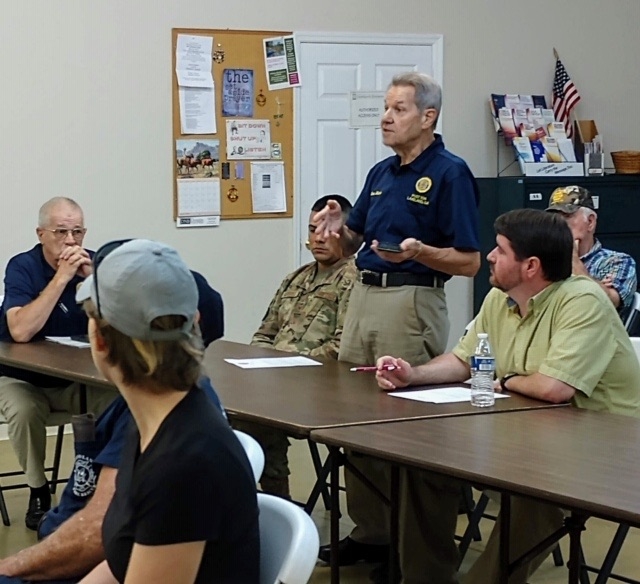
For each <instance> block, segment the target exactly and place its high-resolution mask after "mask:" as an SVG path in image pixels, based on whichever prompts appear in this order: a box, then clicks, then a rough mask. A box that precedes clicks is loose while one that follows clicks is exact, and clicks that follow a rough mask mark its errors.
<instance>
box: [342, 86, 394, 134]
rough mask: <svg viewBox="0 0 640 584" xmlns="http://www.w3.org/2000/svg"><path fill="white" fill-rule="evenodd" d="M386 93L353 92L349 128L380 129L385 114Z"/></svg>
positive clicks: (350, 95) (350, 100) (351, 94)
mask: <svg viewBox="0 0 640 584" xmlns="http://www.w3.org/2000/svg"><path fill="white" fill-rule="evenodd" d="M384 95H385V94H384V91H352V92H351V93H350V94H349V104H350V106H351V111H350V116H349V126H350V127H351V128H378V127H379V126H380V119H381V118H382V114H383V113H384Z"/></svg>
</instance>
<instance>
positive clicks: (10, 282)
mask: <svg viewBox="0 0 640 584" xmlns="http://www.w3.org/2000/svg"><path fill="white" fill-rule="evenodd" d="M89 255H91V256H92V257H93V252H92V251H90V252H89ZM55 273H56V271H55V270H54V269H53V268H52V267H51V266H50V265H49V264H48V263H47V260H45V258H44V254H43V253H42V245H41V244H37V245H36V246H35V247H33V248H32V249H30V250H29V251H26V252H23V253H20V254H18V255H16V256H14V257H13V258H11V260H9V263H8V264H7V270H6V272H5V275H4V301H3V303H2V308H0V341H13V338H12V337H11V333H10V332H9V326H8V324H7V316H6V312H7V311H8V310H9V309H11V308H15V307H18V306H26V305H27V304H29V303H30V302H32V301H33V300H35V299H36V298H37V297H38V296H39V295H40V293H41V292H42V291H43V290H44V289H45V288H46V287H47V285H48V284H49V282H50V281H51V280H52V279H53V277H54V276H55ZM82 281H83V278H81V277H79V276H75V277H74V278H73V279H72V280H71V281H70V282H69V283H68V284H67V286H66V287H65V289H64V291H63V292H62V294H61V296H60V299H59V300H58V303H57V304H56V306H55V307H54V309H53V310H52V311H51V315H50V316H49V318H48V319H47V322H46V323H45V324H44V326H43V327H42V329H41V330H40V331H39V332H38V333H36V334H35V335H34V337H33V339H32V340H34V341H37V340H42V339H43V338H44V337H45V336H55V337H66V336H71V335H83V334H86V333H87V316H86V314H85V313H84V310H82V307H81V306H80V305H78V304H76V287H77V285H78V284H79V283H80V282H82ZM0 375H6V376H8V377H14V378H16V379H22V380H24V381H28V382H29V383H32V384H34V385H36V386H38V387H55V386H57V385H65V384H68V381H62V382H61V380H60V379H57V378H55V377H50V376H48V375H41V374H39V373H33V372H30V371H24V370H22V369H16V368H14V367H7V366H0Z"/></svg>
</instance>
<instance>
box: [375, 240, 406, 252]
mask: <svg viewBox="0 0 640 584" xmlns="http://www.w3.org/2000/svg"><path fill="white" fill-rule="evenodd" d="M378 249H379V250H380V251H388V252H390V253H402V252H403V251H404V250H403V249H402V248H401V247H400V244H399V243H390V242H388V241H381V242H379V243H378Z"/></svg>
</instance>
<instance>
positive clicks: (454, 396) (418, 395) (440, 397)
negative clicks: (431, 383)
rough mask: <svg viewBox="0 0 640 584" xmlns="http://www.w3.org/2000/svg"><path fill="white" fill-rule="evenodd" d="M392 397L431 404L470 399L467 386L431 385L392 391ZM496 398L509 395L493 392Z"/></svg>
mask: <svg viewBox="0 0 640 584" xmlns="http://www.w3.org/2000/svg"><path fill="white" fill-rule="evenodd" d="M389 395H392V396H393V397H401V398H403V399H412V400H415V401H421V402H429V403H433V404H452V403H455V402H468V401H471V390H470V389H469V388H468V387H462V386H460V387H432V388H431V389H421V390H419V391H394V392H393V393H390V394H389ZM495 396H496V399H499V398H503V397H509V396H508V395H504V394H502V393H496V394H495Z"/></svg>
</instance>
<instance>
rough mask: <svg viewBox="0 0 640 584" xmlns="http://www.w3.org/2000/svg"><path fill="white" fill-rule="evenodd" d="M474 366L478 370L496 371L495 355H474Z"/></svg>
mask: <svg viewBox="0 0 640 584" xmlns="http://www.w3.org/2000/svg"><path fill="white" fill-rule="evenodd" d="M473 367H474V369H476V370H477V371H495V369H496V360H495V359H494V358H493V357H474V358H473Z"/></svg>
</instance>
